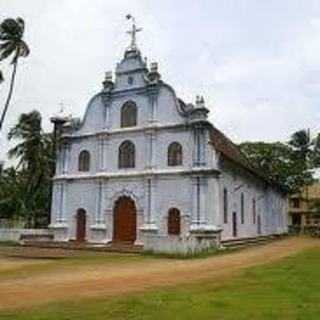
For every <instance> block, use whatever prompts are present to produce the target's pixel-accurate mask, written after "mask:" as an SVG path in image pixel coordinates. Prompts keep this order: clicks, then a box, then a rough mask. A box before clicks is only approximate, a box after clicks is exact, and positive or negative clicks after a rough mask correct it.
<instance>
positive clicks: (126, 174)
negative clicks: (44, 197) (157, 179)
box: [53, 167, 220, 181]
mask: <svg viewBox="0 0 320 320" xmlns="http://www.w3.org/2000/svg"><path fill="white" fill-rule="evenodd" d="M198 174H204V175H215V176H218V175H219V174H220V171H219V170H217V169H214V168H209V167H194V168H192V169H184V168H181V169H149V170H141V171H136V170H124V171H121V170H119V171H118V172H97V173H94V174H90V173H81V174H63V175H59V176H55V177H54V178H53V180H54V181H61V180H93V179H119V178H137V177H145V176H152V175H157V176H159V175H163V176H172V175H198Z"/></svg>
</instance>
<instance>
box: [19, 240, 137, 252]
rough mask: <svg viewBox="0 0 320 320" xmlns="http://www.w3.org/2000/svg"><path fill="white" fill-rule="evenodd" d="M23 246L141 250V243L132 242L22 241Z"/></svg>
mask: <svg viewBox="0 0 320 320" xmlns="http://www.w3.org/2000/svg"><path fill="white" fill-rule="evenodd" d="M22 245H23V246H25V247H35V248H47V249H50V248H61V249H69V250H90V251H99V252H120V253H140V252H142V249H143V246H142V245H133V244H116V245H115V244H106V245H104V244H101V243H86V242H81V243H79V242H76V241H69V242H62V241H61V242H57V241H23V243H22Z"/></svg>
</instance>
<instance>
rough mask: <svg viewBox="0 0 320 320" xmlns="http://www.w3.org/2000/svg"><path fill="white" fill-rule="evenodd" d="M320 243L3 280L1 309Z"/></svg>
mask: <svg viewBox="0 0 320 320" xmlns="http://www.w3.org/2000/svg"><path fill="white" fill-rule="evenodd" d="M311 247H320V240H318V239H309V238H289V239H285V240H280V241H276V242H272V243H270V244H268V245H265V246H260V247H253V248H249V249H246V250H242V251H239V252H235V253H231V254H226V255H221V256H213V257H209V258H204V259H193V260H168V259H145V260H142V261H137V262H128V263H124V264H121V265H119V264H117V263H116V262H114V263H111V264H110V263H109V264H108V265H103V264H102V265H91V266H85V265H82V266H80V267H79V266H78V267H77V268H75V269H74V270H70V269H68V270H63V269H62V270H58V271H56V272H52V271H50V272H48V273H41V274H38V275H37V274H36V275H32V276H30V277H26V278H23V279H7V280H1V283H0V310H1V309H6V308H17V307H26V306H33V305H38V304H43V303H48V302H51V301H60V300H67V299H72V300H73V301H74V300H75V299H76V298H81V297H99V296H108V295H119V294H122V293H129V292H138V291H143V290H146V289H150V288H154V287H163V286H170V285H175V284H180V283H185V282H192V281H197V280H202V279H206V278H210V279H217V278H221V277H225V276H228V275H231V274H233V273H234V272H237V271H239V270H241V269H243V268H247V267H250V266H255V265H259V264H264V263H269V262H272V261H276V260H279V259H281V258H284V257H287V256H290V255H292V254H295V253H297V252H300V251H302V250H304V249H306V248H311Z"/></svg>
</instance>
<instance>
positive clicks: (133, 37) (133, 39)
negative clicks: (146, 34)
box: [126, 14, 142, 50]
mask: <svg viewBox="0 0 320 320" xmlns="http://www.w3.org/2000/svg"><path fill="white" fill-rule="evenodd" d="M126 18H127V19H128V20H131V21H132V29H131V30H129V31H127V33H128V34H130V36H131V43H130V47H129V49H130V50H137V37H136V35H137V32H140V31H142V28H137V26H136V20H135V18H134V17H133V16H132V15H131V14H127V15H126Z"/></svg>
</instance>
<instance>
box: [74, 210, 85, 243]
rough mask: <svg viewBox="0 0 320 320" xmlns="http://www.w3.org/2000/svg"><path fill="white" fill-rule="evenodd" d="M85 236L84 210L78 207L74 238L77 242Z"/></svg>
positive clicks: (81, 240)
mask: <svg viewBox="0 0 320 320" xmlns="http://www.w3.org/2000/svg"><path fill="white" fill-rule="evenodd" d="M85 238H86V212H85V210H83V209H79V210H78V212H77V233H76V240H77V241H79V242H83V241H85Z"/></svg>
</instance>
